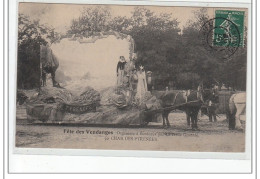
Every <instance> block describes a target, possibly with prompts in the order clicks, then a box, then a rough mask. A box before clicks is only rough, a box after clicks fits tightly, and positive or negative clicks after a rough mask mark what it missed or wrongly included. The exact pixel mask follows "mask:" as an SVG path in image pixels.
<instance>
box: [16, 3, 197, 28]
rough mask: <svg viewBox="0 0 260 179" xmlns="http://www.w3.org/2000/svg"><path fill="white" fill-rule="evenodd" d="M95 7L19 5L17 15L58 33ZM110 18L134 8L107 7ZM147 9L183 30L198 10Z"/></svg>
mask: <svg viewBox="0 0 260 179" xmlns="http://www.w3.org/2000/svg"><path fill="white" fill-rule="evenodd" d="M90 6H95V5H75V4H47V3H45V4H43V3H20V5H19V13H23V14H25V15H28V16H29V17H30V19H32V20H33V19H40V22H41V23H43V24H48V25H50V26H52V27H54V28H55V29H56V31H58V32H66V30H67V29H68V27H69V26H70V22H71V20H72V19H74V18H77V17H79V16H80V14H81V12H82V10H83V9H84V7H90ZM109 7H110V9H111V13H112V16H118V15H120V16H126V17H129V16H130V15H131V11H133V10H134V7H135V6H122V5H121V6H119V5H109ZM145 7H146V8H147V9H150V10H152V11H153V12H155V13H158V14H160V13H172V17H173V18H177V19H178V22H179V23H180V24H179V27H180V28H181V29H183V27H184V26H185V25H186V23H187V21H188V20H190V19H192V18H193V13H192V12H193V11H194V10H198V9H199V8H195V7H194V8H187V7H158V6H145Z"/></svg>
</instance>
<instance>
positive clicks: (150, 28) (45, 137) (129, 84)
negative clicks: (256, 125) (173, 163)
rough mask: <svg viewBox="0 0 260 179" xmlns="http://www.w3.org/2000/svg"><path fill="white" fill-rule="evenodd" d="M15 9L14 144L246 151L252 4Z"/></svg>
mask: <svg viewBox="0 0 260 179" xmlns="http://www.w3.org/2000/svg"><path fill="white" fill-rule="evenodd" d="M18 12H19V13H18V17H17V18H18V29H17V38H18V39H17V91H16V94H17V95H16V124H15V147H16V148H49V149H50V148H51V149H54V148H59V149H103V150H141V151H142V150H145V151H185V152H228V153H244V152H245V151H246V143H247V141H246V133H247V132H248V134H250V131H248V130H250V127H248V126H247V125H249V124H251V123H248V121H249V120H251V119H250V118H248V117H247V116H248V115H247V112H250V110H248V109H247V108H246V106H247V103H248V100H247V95H248V94H249V91H250V88H251V87H250V86H248V84H249V83H248V79H249V78H248V76H247V72H248V70H247V69H248V60H250V59H248V53H250V51H248V48H247V47H248V46H247V44H248V41H249V40H250V39H249V36H248V21H249V20H248V9H247V8H242V7H236V8H235V7H223V8H221V7H187V6H182V7H181V6H149V5H145V6H144V5H142V6H141V5H109V4H107V5H97V4H96V5H94V4H61V3H60V4H55V3H49V4H48V3H29V2H20V3H19V5H18ZM249 80H250V79H249ZM249 103H251V102H250V101H249ZM246 111H247V112H246Z"/></svg>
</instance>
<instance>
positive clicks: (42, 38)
mask: <svg viewBox="0 0 260 179" xmlns="http://www.w3.org/2000/svg"><path fill="white" fill-rule="evenodd" d="M58 40H59V34H58V33H57V32H55V31H54V29H53V28H50V27H48V26H46V25H42V24H40V23H39V20H35V21H31V20H30V19H29V17H27V16H25V15H24V14H19V17H18V59H17V61H18V62H17V64H18V68H17V85H18V87H19V88H35V87H39V85H40V84H39V83H40V80H39V77H40V57H39V55H40V45H46V44H48V43H49V44H51V43H54V42H57V41H58Z"/></svg>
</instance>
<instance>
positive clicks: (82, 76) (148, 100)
mask: <svg viewBox="0 0 260 179" xmlns="http://www.w3.org/2000/svg"><path fill="white" fill-rule="evenodd" d="M111 44H113V46H111ZM134 46H135V44H134V40H133V38H132V37H131V36H129V35H126V34H122V33H118V32H114V31H109V32H104V33H97V34H95V35H93V36H91V37H88V38H85V37H81V36H77V37H76V36H72V37H70V38H64V39H61V40H60V42H59V43H56V44H52V45H51V46H41V47H40V69H39V70H40V71H41V76H40V81H41V87H40V88H39V89H37V90H29V91H26V90H22V93H23V95H25V96H27V97H28V99H27V100H26V102H25V103H24V104H23V106H25V109H26V118H27V122H29V123H44V124H46V123H49V124H95V125H101V124H113V125H146V124H148V122H152V121H153V122H159V121H160V120H161V116H160V115H159V114H155V115H151V116H147V115H146V113H144V111H147V110H155V109H159V108H160V102H159V100H158V99H157V97H155V96H153V95H152V94H151V92H150V91H148V90H147V87H146V89H145V91H143V92H142V96H141V97H139V98H137V93H138V92H137V90H140V89H138V86H137V80H138V77H137V76H136V65H135V62H136V61H135V60H136V54H135V53H134ZM120 56H123V57H124V58H125V63H126V64H125V67H124V69H123V72H122V74H123V75H122V79H120V80H121V82H120V84H119V83H118V78H119V77H118V74H117V73H116V72H117V71H116V67H117V63H118V60H119V57H120ZM142 68H143V67H142ZM142 70H143V72H144V77H145V73H146V72H145V71H144V69H142ZM150 77H151V75H150V72H149V73H148V78H149V79H148V83H149V82H150V81H151V79H150ZM144 79H145V80H146V78H144ZM146 85H147V84H146ZM138 96H140V94H138ZM17 109H19V108H17ZM17 118H19V116H17Z"/></svg>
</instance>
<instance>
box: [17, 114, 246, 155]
mask: <svg viewBox="0 0 260 179" xmlns="http://www.w3.org/2000/svg"><path fill="white" fill-rule="evenodd" d="M17 115H18V116H20V117H22V115H23V114H19V113H18V114H17ZM199 118H200V119H199V121H198V126H199V130H198V131H193V130H191V128H190V127H188V126H187V123H186V116H185V114H184V113H182V112H179V111H178V112H173V113H171V114H170V116H169V120H170V124H171V127H169V128H163V127H162V123H150V124H149V125H148V126H146V127H139V126H130V127H122V126H121V127H120V126H102V127H99V126H87V125H86V126H80V125H74V126H61V125H39V124H38V125H35V124H30V125H28V124H26V122H23V121H25V120H17V126H16V130H17V131H16V147H29V148H74V149H122V150H129V149H130V150H131V149H132V150H171V151H203V152H244V150H245V131H237V130H233V131H230V130H228V123H227V122H226V120H225V116H224V115H219V117H218V121H217V122H209V121H208V118H207V117H206V116H202V117H201V116H199ZM241 119H245V116H241ZM242 124H243V128H244V129H245V122H243V121H242ZM79 126H80V127H79Z"/></svg>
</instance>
